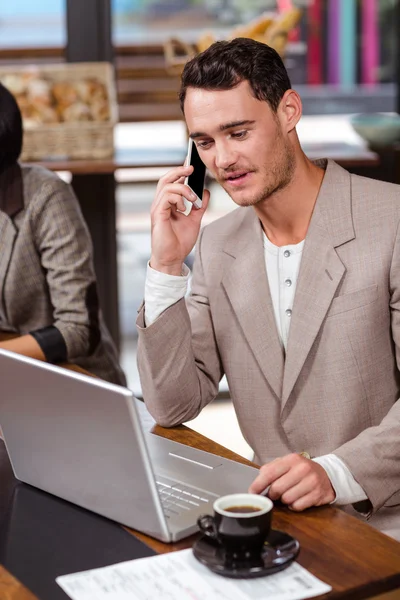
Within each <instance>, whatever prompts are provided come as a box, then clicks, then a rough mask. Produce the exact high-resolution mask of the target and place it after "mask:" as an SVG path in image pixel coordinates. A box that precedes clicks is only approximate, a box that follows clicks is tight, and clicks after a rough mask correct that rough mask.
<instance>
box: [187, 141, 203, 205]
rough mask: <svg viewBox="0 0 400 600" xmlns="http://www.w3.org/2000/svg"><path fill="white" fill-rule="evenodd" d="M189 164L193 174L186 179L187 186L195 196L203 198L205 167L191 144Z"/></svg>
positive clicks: (194, 145) (194, 146) (193, 144)
mask: <svg viewBox="0 0 400 600" xmlns="http://www.w3.org/2000/svg"><path fill="white" fill-rule="evenodd" d="M190 164H191V165H192V166H193V173H192V174H191V175H189V177H188V186H189V187H190V188H191V189H192V190H193V191H194V193H195V194H196V196H198V197H199V198H200V200H201V199H202V197H203V188H204V178H205V176H206V166H205V164H204V163H203V161H202V160H201V158H200V156H199V153H198V152H197V148H196V144H195V143H194V142H193V143H192V152H191V157H190Z"/></svg>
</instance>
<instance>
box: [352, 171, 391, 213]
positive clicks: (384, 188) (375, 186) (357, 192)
mask: <svg viewBox="0 0 400 600" xmlns="http://www.w3.org/2000/svg"><path fill="white" fill-rule="evenodd" d="M351 188H352V196H353V199H354V198H361V199H363V198H364V199H368V198H370V199H377V198H378V199H379V201H381V202H385V201H389V202H395V203H398V204H399V206H400V185H398V184H396V183H390V182H389V181H381V180H380V179H372V178H370V177H363V176H361V175H351Z"/></svg>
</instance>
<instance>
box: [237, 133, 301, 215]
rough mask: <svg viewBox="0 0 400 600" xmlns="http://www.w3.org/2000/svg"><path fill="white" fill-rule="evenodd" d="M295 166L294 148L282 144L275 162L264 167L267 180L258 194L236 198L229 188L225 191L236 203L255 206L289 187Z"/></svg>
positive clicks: (263, 170)
mask: <svg viewBox="0 0 400 600" xmlns="http://www.w3.org/2000/svg"><path fill="white" fill-rule="evenodd" d="M295 168H296V158H295V153H294V151H293V149H292V148H291V146H289V144H287V143H286V144H282V146H281V149H280V151H279V155H278V156H277V157H276V159H275V161H274V164H273V165H271V164H266V165H264V166H263V167H262V169H261V170H262V172H264V173H265V174H266V175H265V179H266V181H264V185H263V188H262V189H261V190H260V191H259V192H258V193H257V194H255V195H254V196H253V197H252V198H240V197H239V198H238V197H236V198H235V197H234V196H233V195H232V194H231V193H230V192H228V190H225V191H226V192H227V193H228V195H229V196H230V197H231V198H232V200H233V201H234V202H235V204H238V205H239V206H243V207H248V206H255V205H256V204H259V203H261V202H264V201H265V200H267V199H268V198H270V197H271V196H272V195H273V194H276V192H278V191H280V190H283V189H284V188H285V187H287V186H288V185H289V183H290V182H291V181H292V179H293V175H294V171H295Z"/></svg>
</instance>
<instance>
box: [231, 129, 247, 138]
mask: <svg viewBox="0 0 400 600" xmlns="http://www.w3.org/2000/svg"><path fill="white" fill-rule="evenodd" d="M246 134H247V130H243V131H234V132H233V133H232V134H231V135H232V137H233V138H236V139H239V140H240V139H241V138H244V137H245V136H246Z"/></svg>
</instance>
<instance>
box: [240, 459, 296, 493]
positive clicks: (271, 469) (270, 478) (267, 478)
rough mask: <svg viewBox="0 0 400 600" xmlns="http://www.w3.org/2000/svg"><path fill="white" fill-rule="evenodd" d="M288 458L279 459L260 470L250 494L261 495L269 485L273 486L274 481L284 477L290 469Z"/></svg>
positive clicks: (250, 488)
mask: <svg viewBox="0 0 400 600" xmlns="http://www.w3.org/2000/svg"><path fill="white" fill-rule="evenodd" d="M285 458H286V457H283V458H277V459H275V460H273V461H272V462H270V463H267V464H266V465H263V466H262V467H261V469H260V472H259V475H258V477H256V479H255V480H254V481H253V483H252V484H251V486H250V487H249V493H250V494H260V493H261V492H262V491H263V490H264V489H265V488H266V487H267V486H268V485H271V484H272V483H273V482H274V481H276V480H277V479H279V477H282V475H284V474H285V473H287V472H288V471H289V469H290V464H289V463H288V461H287V460H285Z"/></svg>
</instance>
